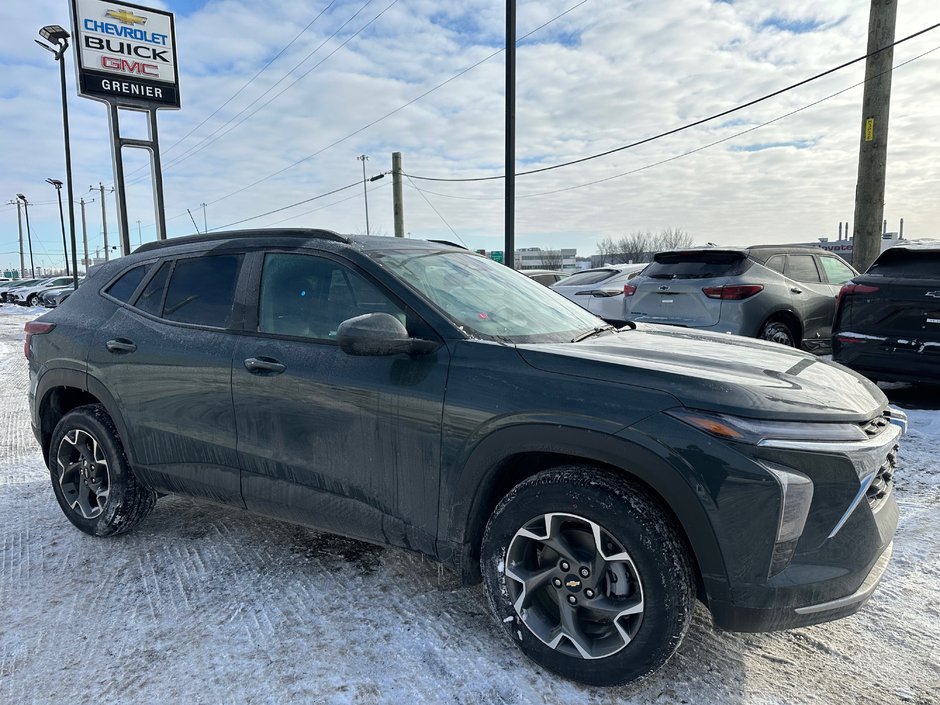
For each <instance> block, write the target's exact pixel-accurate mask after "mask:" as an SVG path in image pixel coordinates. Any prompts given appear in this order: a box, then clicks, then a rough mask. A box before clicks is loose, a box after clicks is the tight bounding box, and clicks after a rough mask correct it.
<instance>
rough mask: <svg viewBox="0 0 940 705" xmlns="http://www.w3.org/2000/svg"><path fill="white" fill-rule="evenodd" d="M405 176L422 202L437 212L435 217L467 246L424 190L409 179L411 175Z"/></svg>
mask: <svg viewBox="0 0 940 705" xmlns="http://www.w3.org/2000/svg"><path fill="white" fill-rule="evenodd" d="M405 176H406V177H407V178H408V182H409V183H410V184H411V186H412V188H414V190H415V191H417V192H418V193H420V194H421V198H423V199H424V202H425V203H427V204H428V205H429V206H430V207H431V210H432V211H434V212H435V213H436V214H437V217H438V218H440V219H441V222H442V223H443V224H444V225H446V226H447V227H448V228H449V229H450V231H451V232H452V233H453V234H454V237H456V238H457V239H458V240H460V241H461V242H463V244H464V246H465V247H466V246H467V243H466V242H464V239H463V238H462V237H460V235H458V234H457V231H456V230H454V229H453V227H451V224H450V223H448V222H447V221H446V220H445V219H444V216H442V215H441V212H440V211H439V210H438V209H437V208H435V207H434V204H433V203H431V201H429V200H428V197H427V196H425V195H424V191H422V190H421V189H419V188H418V187H417V186H415V182H414V181H412V180H411V177H410V176H408V175H407V174H405Z"/></svg>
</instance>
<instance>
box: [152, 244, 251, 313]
mask: <svg viewBox="0 0 940 705" xmlns="http://www.w3.org/2000/svg"><path fill="white" fill-rule="evenodd" d="M241 261H242V257H241V255H210V256H206V257H194V258H192V259H181V260H178V261H177V262H176V267H175V268H174V270H173V275H172V276H171V277H170V284H169V286H168V287H167V292H166V302H165V303H164V304H163V317H164V318H166V319H167V320H170V321H177V322H179V323H194V324H197V325H202V326H212V327H213V328H225V327H226V326H228V324H229V319H230V318H231V316H232V306H233V304H234V303H235V285H236V284H237V282H238V271H239V269H240V267H241Z"/></svg>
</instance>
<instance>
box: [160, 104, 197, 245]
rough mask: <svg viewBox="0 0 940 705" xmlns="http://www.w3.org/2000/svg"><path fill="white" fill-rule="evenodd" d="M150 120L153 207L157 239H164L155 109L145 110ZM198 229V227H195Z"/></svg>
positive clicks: (164, 214) (161, 177)
mask: <svg viewBox="0 0 940 705" xmlns="http://www.w3.org/2000/svg"><path fill="white" fill-rule="evenodd" d="M147 115H148V116H149V121H150V155H151V157H152V158H153V208H154V211H156V216H157V220H156V225H157V239H158V240H166V210H165V209H164V205H163V166H162V165H161V163H160V138H159V135H158V133H157V109H156V108H150V110H148V111H147ZM196 230H199V228H196Z"/></svg>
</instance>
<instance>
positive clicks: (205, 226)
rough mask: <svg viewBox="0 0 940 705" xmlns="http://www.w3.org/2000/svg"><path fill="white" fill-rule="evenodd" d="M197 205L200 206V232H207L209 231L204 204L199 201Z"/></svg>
mask: <svg viewBox="0 0 940 705" xmlns="http://www.w3.org/2000/svg"><path fill="white" fill-rule="evenodd" d="M199 205H201V206H202V232H204V233H207V232H209V219H208V218H207V217H206V204H205V203H200V204H199ZM197 230H198V228H197Z"/></svg>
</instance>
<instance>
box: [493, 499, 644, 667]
mask: <svg viewBox="0 0 940 705" xmlns="http://www.w3.org/2000/svg"><path fill="white" fill-rule="evenodd" d="M505 575H506V578H507V580H506V587H507V590H508V592H509V598H510V600H511V601H512V604H513V607H514V608H515V611H516V614H517V615H518V616H519V618H520V619H521V620H522V622H523V624H525V625H526V627H527V628H528V629H529V631H530V632H532V633H533V634H534V635H535V636H536V637H538V638H539V639H540V640H541V641H542V642H544V643H545V644H546V645H547V646H549V647H550V648H552V649H555V650H556V651H559V652H561V653H564V654H566V655H568V656H572V657H575V658H578V657H580V658H584V659H600V658H606V657H608V656H611V655H613V654H615V653H617V652H618V651H620V650H621V649H623V648H624V647H626V646H627V644H629V643H630V641H631V640H632V639H633V637H634V636H636V633H637V631H638V630H639V628H640V623H641V622H642V620H643V610H644V601H643V586H642V584H641V581H640V576H639V573H638V572H637V568H636V565H635V564H634V562H633V559H632V558H631V557H630V555H629V553H628V552H627V551H626V549H625V548H624V547H623V545H622V544H621V543H620V542H619V541H618V540H617V539H616V538H615V537H614V536H613V535H612V534H611V533H610V532H608V531H606V530H605V529H604V528H603V527H601V526H600V525H599V524H597V523H596V522H593V521H590V520H589V519H585V518H583V517H580V516H577V515H574V514H563V513H549V514H543V515H541V516H538V517H536V518H534V519H532V520H531V521H529V522H528V523H527V524H526V525H525V526H523V527H522V528H520V529H519V530H518V531H517V532H516V534H515V535H514V536H513V538H512V541H511V542H510V544H509V549H508V551H507V552H506V566H505Z"/></svg>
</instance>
